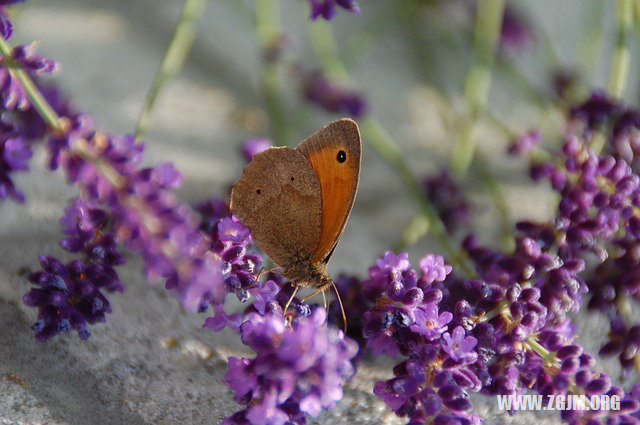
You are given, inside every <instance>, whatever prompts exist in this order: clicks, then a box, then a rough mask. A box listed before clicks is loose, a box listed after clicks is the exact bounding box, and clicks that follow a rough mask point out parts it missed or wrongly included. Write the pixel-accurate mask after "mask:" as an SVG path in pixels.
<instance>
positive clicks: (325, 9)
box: [309, 0, 360, 21]
mask: <svg viewBox="0 0 640 425" xmlns="http://www.w3.org/2000/svg"><path fill="white" fill-rule="evenodd" d="M336 6H340V7H341V8H342V9H344V10H346V11H349V12H351V13H360V7H358V3H356V0H309V7H310V8H311V16H310V18H311V20H312V21H315V20H316V19H317V18H318V17H319V16H322V18H323V19H326V20H327V21H328V20H330V19H332V18H333V17H334V16H335V14H336Z"/></svg>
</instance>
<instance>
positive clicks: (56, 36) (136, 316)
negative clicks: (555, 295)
mask: <svg viewBox="0 0 640 425" xmlns="http://www.w3.org/2000/svg"><path fill="white" fill-rule="evenodd" d="M391 1H395V0H385V1H381V2H379V4H377V5H376V6H373V5H371V9H370V10H371V12H369V11H367V12H365V13H366V14H368V13H374V12H376V11H378V12H379V11H380V10H382V9H383V8H384V7H388V6H389V4H390V2H391ZM281 3H282V5H283V15H284V18H283V22H284V23H285V25H286V26H287V31H288V32H289V33H291V34H293V35H294V37H293V39H294V40H295V39H296V37H297V38H300V39H301V40H304V39H305V37H306V35H305V28H304V25H305V18H306V13H307V10H306V2H304V1H302V0H283V1H282V2H281ZM363 3H372V2H363ZM540 3H541V4H542V6H539V7H537V8H536V9H535V12H536V13H537V14H538V15H540V14H541V13H543V12H541V10H542V11H543V10H544V8H545V7H549V5H551V4H553V5H554V7H555V3H554V2H550V0H548V1H545V2H540ZM567 3H569V2H567ZM572 4H573V6H574V7H575V6H576V5H577V3H576V1H573V2H572ZM180 5H181V2H178V1H175V0H138V1H130V0H111V1H109V2H104V1H98V0H69V1H65V2H55V4H54V3H53V2H43V1H40V2H38V1H35V0H34V1H30V2H27V4H26V6H25V7H24V8H23V9H22V11H21V13H20V15H19V17H18V19H17V20H16V21H15V26H16V29H17V33H16V39H15V40H16V41H20V42H28V41H30V40H32V39H39V40H41V43H40V50H41V52H42V53H44V54H47V55H49V56H51V57H53V58H55V59H57V60H58V61H60V62H61V64H62V65H63V69H62V72H61V73H60V75H59V77H58V81H59V83H60V85H61V86H62V88H63V89H64V90H65V91H66V92H67V93H68V94H69V95H70V97H71V98H72V99H73V102H74V105H75V107H76V109H78V110H83V111H87V112H89V113H91V114H92V115H94V116H95V117H96V120H97V123H98V124H99V125H100V126H101V127H103V128H104V129H106V130H108V131H112V132H121V133H122V132H130V131H132V130H133V128H134V127H135V122H136V119H137V114H138V111H139V109H140V107H141V104H142V100H143V98H144V95H145V92H146V90H147V88H148V86H149V84H150V82H151V80H152V78H153V75H154V72H155V70H156V67H157V65H158V64H159V62H160V60H161V57H162V54H163V52H164V48H165V46H166V44H167V42H168V40H169V39H170V36H171V33H172V31H173V25H174V23H175V21H176V19H177V17H178V15H179V12H180ZM545 5H546V6H545ZM362 6H363V10H365V11H366V10H367V9H368V8H369V4H362ZM245 7H252V6H251V2H245V1H240V0H227V1H216V2H211V4H210V5H209V8H208V10H207V11H206V14H205V16H204V17H203V19H202V21H201V23H200V26H199V33H198V37H197V41H196V44H195V46H194V50H193V53H192V54H191V56H190V57H189V59H188V62H187V65H186V68H185V70H184V71H183V72H182V73H181V74H180V76H178V77H177V78H176V79H175V80H173V81H172V82H171V83H170V84H169V85H168V86H167V87H166V90H165V91H164V92H163V94H162V95H161V97H160V99H159V102H158V106H157V109H156V111H155V114H154V125H153V128H152V131H151V133H150V134H149V137H148V145H147V146H148V151H147V154H146V161H147V163H149V164H151V163H154V162H156V161H161V160H171V161H174V162H175V163H176V165H177V167H178V169H180V170H181V171H182V172H183V173H184V175H185V187H184V189H183V190H182V191H181V192H180V196H181V197H182V198H183V199H184V200H186V201H189V202H192V201H196V200H200V199H204V198H206V197H208V196H209V195H210V194H212V193H216V194H219V195H221V194H224V193H225V191H226V190H227V187H228V184H229V182H230V181H232V180H234V179H235V178H236V177H237V176H238V175H239V173H240V168H241V160H240V156H239V155H238V146H239V144H240V142H242V140H243V139H245V138H246V137H248V136H251V135H256V134H258V135H264V134H266V129H265V127H264V122H265V115H264V111H262V109H261V100H260V99H261V98H260V94H259V89H258V81H259V80H258V69H259V51H258V48H257V46H256V44H255V42H254V36H253V30H252V28H251V19H252V18H251V16H250V15H247V11H248V9H245ZM563 7H569V6H566V5H564V3H563ZM366 16H368V15H365V18H366ZM545 16H546V15H545ZM557 16H560V14H557ZM349 19H351V17H349V16H339V17H338V19H337V22H336V26H337V28H338V34H339V35H340V39H341V40H342V39H347V37H348V36H349V35H350V34H354V33H355V32H357V31H358V30H362V31H365V30H366V31H369V33H371V28H370V27H367V26H366V21H363V20H362V19H364V18H362V19H361V18H357V19H356V18H353V20H351V21H350V20H349ZM541 19H542V18H541ZM351 22H353V25H354V27H355V28H350V25H351ZM362 22H365V23H362ZM563 22H564V21H563ZM552 24H553V22H552ZM557 27H558V25H556V26H552V27H551V29H552V30H553V31H556V32H558V31H560V33H553V34H552V35H554V37H555V36H557V37H558V38H559V39H561V40H562V46H563V48H564V49H571V48H572V46H571V43H570V41H567V40H566V34H563V33H561V31H562V30H559V29H557ZM567 31H568V30H567ZM569 36H571V34H570V35H569ZM575 37H577V36H574V39H575ZM375 42H376V43H379V46H377V47H376V48H375V49H373V50H372V51H371V52H370V53H369V54H367V55H365V57H363V58H359V59H357V60H356V59H353V58H352V59H351V62H353V71H354V75H357V80H358V81H357V84H358V86H359V87H362V88H363V89H365V90H366V91H367V92H368V93H370V97H371V103H372V110H373V111H372V112H373V113H374V114H375V115H376V116H378V117H380V118H381V121H382V122H383V124H384V125H385V127H386V128H388V129H389V131H390V132H391V134H393V135H394V137H396V138H397V139H398V140H399V141H400V142H401V144H402V148H403V150H404V151H405V152H406V154H407V156H408V157H409V158H410V159H411V165H412V167H413V168H414V170H415V171H416V173H418V174H422V173H425V172H426V171H427V170H433V169H435V168H436V167H437V166H438V165H439V164H442V163H443V161H445V158H446V155H447V153H448V151H449V148H450V143H451V140H452V137H453V134H454V133H453V131H454V130H455V127H456V122H455V120H454V119H453V118H452V115H451V111H449V110H448V109H447V107H446V106H443V104H442V100H441V99H439V98H438V95H436V94H434V92H433V91H432V90H429V89H427V88H426V87H425V86H424V84H423V82H422V81H421V80H420V76H419V75H417V73H416V71H414V68H413V65H414V64H413V62H412V59H411V52H410V51H409V49H408V48H407V47H406V46H404V45H403V43H402V39H401V38H399V34H397V33H392V34H388V33H385V34H383V35H382V36H381V37H380V39H377V40H375ZM296 43H297V42H294V43H293V44H294V46H293V49H294V50H295V52H296V53H297V54H299V55H300V56H301V57H302V58H306V59H309V58H310V53H309V52H308V51H307V50H308V49H306V48H305V45H304V44H302V43H303V42H300V43H297V44H296ZM435 68H438V67H437V66H436V65H434V69H435ZM440 68H442V66H440ZM453 74H454V77H453V78H454V82H453V83H451V84H458V81H455V78H456V77H455V75H458V74H459V75H458V77H459V76H460V75H461V71H460V70H457V71H455V72H453ZM454 87H455V85H454ZM295 89H296V87H295V85H289V86H288V87H287V90H286V94H285V99H286V102H287V104H288V105H289V106H292V105H296V102H298V101H297V100H296V98H295ZM506 92H507V90H506V89H502V91H501V90H498V91H497V94H496V95H495V96H496V97H497V98H498V99H499V100H500V99H502V103H505V98H506V99H508V97H507V96H505V93H506ZM506 105H507V106H508V107H507V108H503V109H507V110H509V109H513V110H512V111H511V112H510V113H511V115H508V117H520V119H521V121H522V122H523V123H524V124H523V126H526V125H530V124H529V123H533V122H535V119H534V118H535V117H536V116H539V114H540V112H539V111H533V112H531V109H526V108H516V107H515V106H516V105H509V104H508V100H507V101H506ZM503 106H504V105H503ZM509 106H512V107H513V108H509ZM310 111H314V112H315V110H310ZM532 114H533V117H534V118H532ZM535 114H538V115H535ZM425 117H426V118H425ZM523 117H524V118H523ZM331 118H332V117H330V116H328V115H326V114H324V113H317V114H315V113H314V114H310V113H309V114H308V115H301V116H300V117H295V120H296V126H295V130H294V133H295V137H296V138H300V137H302V136H304V135H305V134H307V133H309V132H310V131H312V130H314V129H315V128H318V127H319V126H321V125H322V124H324V123H326V122H327V121H329V120H330V119H331ZM293 119H294V118H293V117H292V120H293ZM514 119H515V118H514ZM524 128H526V127H524ZM478 131H480V132H484V133H483V140H484V139H486V140H487V144H486V145H483V149H484V150H485V152H486V153H487V154H488V157H489V158H490V161H491V166H492V167H493V168H494V169H495V170H496V173H497V174H498V176H499V177H500V178H501V180H502V182H503V184H504V187H505V192H506V193H507V196H508V199H509V205H510V208H511V212H512V214H513V216H514V217H533V218H544V217H546V216H548V214H549V213H550V202H549V201H550V198H549V196H548V191H547V190H546V189H545V188H543V187H535V188H533V189H532V188H531V186H530V185H529V182H528V181H527V178H526V176H524V175H523V174H522V173H521V166H522V163H518V162H514V161H504V157H503V156H502V154H501V152H502V151H503V149H504V146H505V142H506V141H505V140H504V139H503V138H502V137H501V136H499V135H496V134H493V133H490V132H489V130H487V129H482V128H481V129H479V130H478ZM363 155H364V162H363V169H362V183H361V188H360V193H359V195H358V199H357V202H356V206H355V210H354V213H353V215H352V217H351V220H350V222H349V226H348V228H347V231H346V233H345V234H344V236H343V238H342V242H341V244H340V245H339V248H338V250H337V252H336V255H335V256H334V258H335V259H334V261H333V263H332V266H331V270H332V272H333V273H334V274H336V273H338V272H339V271H342V270H348V271H349V272H353V273H358V274H360V275H364V274H365V273H366V270H367V267H368V265H369V264H370V263H371V262H372V261H373V259H374V258H375V257H376V256H377V255H379V254H380V253H381V252H382V251H383V250H384V249H388V248H390V247H392V246H394V245H395V243H396V242H397V238H398V235H399V233H400V231H401V229H402V228H403V227H404V225H405V224H406V223H407V222H408V221H409V220H410V219H411V217H412V214H413V212H414V211H415V208H414V205H413V204H412V202H411V200H410V198H409V196H408V194H407V192H406V191H405V190H404V189H403V188H402V186H401V184H400V182H399V180H398V179H397V178H396V177H395V176H394V175H393V173H392V172H391V171H390V170H389V168H388V167H387V166H386V165H385V164H384V163H382V161H381V160H380V159H379V158H378V157H377V156H376V154H375V152H373V150H372V149H371V148H370V147H369V146H367V145H366V140H365V147H364V154H363ZM32 164H33V167H32V168H33V169H32V171H31V172H30V173H29V174H26V175H24V176H20V177H19V178H18V180H17V183H18V185H19V186H20V187H21V188H23V189H24V191H25V193H26V194H27V196H28V201H27V203H26V204H25V205H15V204H12V203H4V204H2V205H0V323H1V324H2V325H1V326H2V327H1V328H0V395H1V397H0V424H48V425H49V424H59V425H62V424H74V425H75V424H120V423H122V424H217V423H219V422H220V420H221V419H222V418H223V417H225V416H228V415H230V414H231V413H233V412H234V411H235V410H237V409H238V406H237V405H236V404H235V403H234V402H233V400H232V394H231V391H230V390H229V389H227V388H226V387H225V386H224V385H223V384H222V379H223V377H224V373H225V371H226V358H227V357H228V356H230V355H242V354H245V355H249V354H250V353H249V352H247V351H246V348H245V347H244V346H243V345H242V344H241V343H240V342H239V340H238V338H237V336H235V335H233V334H232V333H231V332H227V331H225V332H222V333H217V334H216V333H212V332H210V331H208V330H204V329H201V324H202V321H203V317H202V316H195V315H190V314H187V313H186V312H185V311H184V310H183V309H182V308H181V307H180V306H179V304H178V303H177V302H176V300H174V299H173V298H171V297H170V296H169V295H168V294H167V292H166V291H165V290H164V289H163V287H162V285H155V286H154V285H149V284H147V283H146V282H144V280H143V278H142V276H141V273H140V270H141V265H140V263H139V262H138V261H137V260H136V259H135V258H133V257H132V256H130V255H129V256H128V264H127V266H126V267H123V268H122V271H121V278H122V281H123V282H124V283H125V285H126V286H127V290H126V292H125V293H124V294H122V295H120V294H118V295H115V296H112V297H111V298H110V300H111V303H112V307H113V313H112V314H111V315H110V316H109V317H108V321H107V323H106V324H103V325H97V326H94V327H92V329H91V330H92V333H93V335H92V337H91V338H90V340H89V341H87V342H83V341H80V340H79V339H78V338H77V337H76V335H75V334H73V335H71V334H70V335H64V336H59V337H56V338H54V339H53V340H51V341H50V342H48V343H46V344H39V343H37V342H36V341H35V340H34V338H33V335H32V332H31V331H30V329H29V326H30V325H31V324H32V323H33V322H34V321H35V312H34V311H33V310H32V309H28V308H26V307H25V306H23V305H22V303H21V301H20V298H21V296H22V294H23V293H24V292H26V291H27V289H28V282H27V281H26V279H25V278H24V269H25V268H27V269H35V268H36V267H37V257H38V255H42V254H45V253H46V254H53V255H58V256H63V257H64V253H63V252H62V250H61V248H59V247H58V245H57V240H58V238H59V236H60V234H59V227H58V226H57V220H58V218H59V215H60V213H61V211H62V209H63V207H64V206H65V204H66V202H67V201H68V200H69V199H71V198H72V197H73V196H74V191H73V189H72V188H69V187H68V186H66V185H65V183H64V181H63V178H62V176H61V175H60V174H54V175H51V174H50V173H49V172H47V171H46V170H45V169H44V166H43V164H44V158H43V156H42V154H39V155H36V157H35V158H34V160H33V162H32ZM525 188H526V190H524V189H525ZM475 192H479V191H475ZM474 201H475V202H477V203H478V205H479V206H480V208H479V210H480V214H479V215H478V216H477V218H476V219H475V222H474V225H476V226H477V227H478V228H480V229H482V234H483V235H485V237H489V236H487V235H492V234H494V232H495V231H496V229H497V225H496V223H495V220H494V219H493V218H492V217H494V216H495V214H494V211H493V210H492V208H491V207H490V202H489V201H488V200H487V199H486V197H483V196H482V195H480V194H476V195H474ZM430 250H437V247H436V246H435V245H433V244H432V243H429V242H428V241H422V242H420V243H419V244H418V245H417V246H416V247H413V248H412V249H411V250H410V252H411V255H412V259H413V260H414V261H415V260H417V259H418V258H419V256H420V255H422V254H424V253H426V252H429V251H430ZM579 322H580V327H581V332H580V334H582V335H598V338H590V339H586V340H585V339H582V338H581V339H579V340H578V342H579V343H583V344H585V345H586V346H587V347H588V348H589V349H590V351H591V352H594V351H597V348H598V346H599V342H600V340H601V339H602V338H603V336H604V335H605V333H606V332H607V323H606V322H605V321H603V320H602V319H601V318H598V317H595V316H592V317H590V318H587V317H585V316H580V319H579ZM390 365H391V363H390V362H389V361H381V362H377V363H371V364H370V363H365V364H364V365H363V366H362V367H361V368H360V369H359V371H358V374H357V375H356V376H355V377H354V378H353V379H352V380H351V381H350V382H349V383H348V384H347V386H346V393H345V399H344V400H343V401H342V402H341V403H340V404H339V405H338V406H337V407H336V408H335V409H333V410H332V411H330V412H327V413H324V414H322V415H321V416H320V418H318V419H316V420H315V421H312V423H318V424H320V423H322V424H351V425H358V424H395V423H402V421H400V420H399V419H397V418H395V416H394V415H393V414H392V413H390V411H389V410H387V409H385V407H384V405H383V404H382V403H381V402H380V401H378V400H377V398H376V397H375V396H373V394H372V393H371V389H372V387H373V383H374V382H375V381H376V380H379V379H384V378H386V377H388V376H389V375H390ZM602 368H603V370H606V371H608V372H609V373H611V374H612V376H614V377H615V378H617V376H618V375H619V371H618V369H616V363H615V362H614V361H608V362H603V363H602ZM475 399H476V400H477V401H476V402H475V403H474V405H475V406H476V410H477V412H478V413H479V414H481V415H482V416H483V417H485V418H487V420H486V422H485V423H488V424H492V423H518V424H533V423H537V424H540V423H557V421H558V420H557V416H556V415H549V414H538V413H532V412H529V413H521V414H519V415H517V416H514V417H510V416H508V415H506V414H505V413H504V412H500V413H499V412H497V408H496V405H495V403H494V401H493V400H487V399H483V398H481V397H476V398H475Z"/></svg>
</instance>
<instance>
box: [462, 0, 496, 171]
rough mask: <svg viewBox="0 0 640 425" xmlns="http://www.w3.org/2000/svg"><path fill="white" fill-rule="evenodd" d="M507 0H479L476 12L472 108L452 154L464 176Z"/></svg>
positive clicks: (469, 91) (468, 88) (468, 94)
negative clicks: (474, 127)
mask: <svg viewBox="0 0 640 425" xmlns="http://www.w3.org/2000/svg"><path fill="white" fill-rule="evenodd" d="M504 3H505V0H479V1H478V12H477V13H476V27H475V34H474V51H473V62H472V64H471V68H469V72H468V73H467V79H466V82H465V87H464V97H465V100H466V101H467V105H468V107H469V111H468V114H467V116H466V117H465V119H464V121H463V122H462V128H461V130H460V134H459V136H458V139H457V140H456V143H455V145H454V146H453V151H452V154H451V169H452V171H453V173H454V174H455V175H456V176H457V177H459V178H460V177H464V175H465V174H466V173H467V170H468V168H469V165H470V164H471V162H472V161H473V155H474V151H475V145H474V143H473V140H472V139H471V130H472V129H473V125H474V124H475V121H476V118H477V114H478V112H479V110H480V109H482V108H483V107H484V105H486V103H487V98H488V96H489V88H490V86H491V69H492V67H493V62H494V56H495V50H496V46H497V42H498V36H499V34H500V28H501V24H502V16H503V13H504Z"/></svg>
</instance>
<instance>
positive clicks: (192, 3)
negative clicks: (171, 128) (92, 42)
mask: <svg viewBox="0 0 640 425" xmlns="http://www.w3.org/2000/svg"><path fill="white" fill-rule="evenodd" d="M206 4H207V0H185V2H184V6H183V7H182V13H181V15H180V20H179V21H178V24H177V25H176V29H175V32H174V33H173V37H172V38H171V41H170V42H169V46H168V47H167V51H166V52H165V54H164V58H162V62H161V63H160V67H159V68H158V71H157V72H156V75H155V77H154V79H153V83H151V88H149V92H148V93H147V96H146V97H145V99H144V105H143V107H142V111H141V112H140V117H139V118H138V123H137V125H136V131H135V139H136V140H140V139H143V138H144V137H145V135H146V133H147V130H148V129H149V125H150V124H151V118H152V116H153V106H154V104H155V102H156V99H157V98H158V95H159V94H160V91H161V90H162V88H163V86H164V84H165V83H166V82H167V81H168V80H169V79H171V78H173V77H174V76H176V75H177V74H178V72H180V70H181V69H182V66H183V65H184V62H185V60H186V58H187V55H188V54H189V51H190V50H191V46H192V45H193V40H194V38H195V36H196V24H197V23H198V18H199V17H200V16H201V15H202V12H203V11H204V8H205V6H206Z"/></svg>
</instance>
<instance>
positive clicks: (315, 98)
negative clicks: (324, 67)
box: [301, 71, 367, 117]
mask: <svg viewBox="0 0 640 425" xmlns="http://www.w3.org/2000/svg"><path fill="white" fill-rule="evenodd" d="M301 76H302V93H303V95H304V97H305V98H306V99H307V100H308V101H309V102H311V103H315V104H316V105H318V106H320V107H322V108H323V109H324V110H326V111H327V112H330V113H333V114H336V113H344V114H348V115H350V116H352V117H360V116H363V115H365V114H366V110H367V104H366V101H365V99H364V98H363V96H362V95H361V94H360V93H357V92H356V91H354V90H352V89H349V88H346V87H342V86H340V85H338V84H335V83H333V82H331V81H329V80H328V79H327V78H326V76H325V75H324V74H323V73H322V72H320V71H315V72H301Z"/></svg>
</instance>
